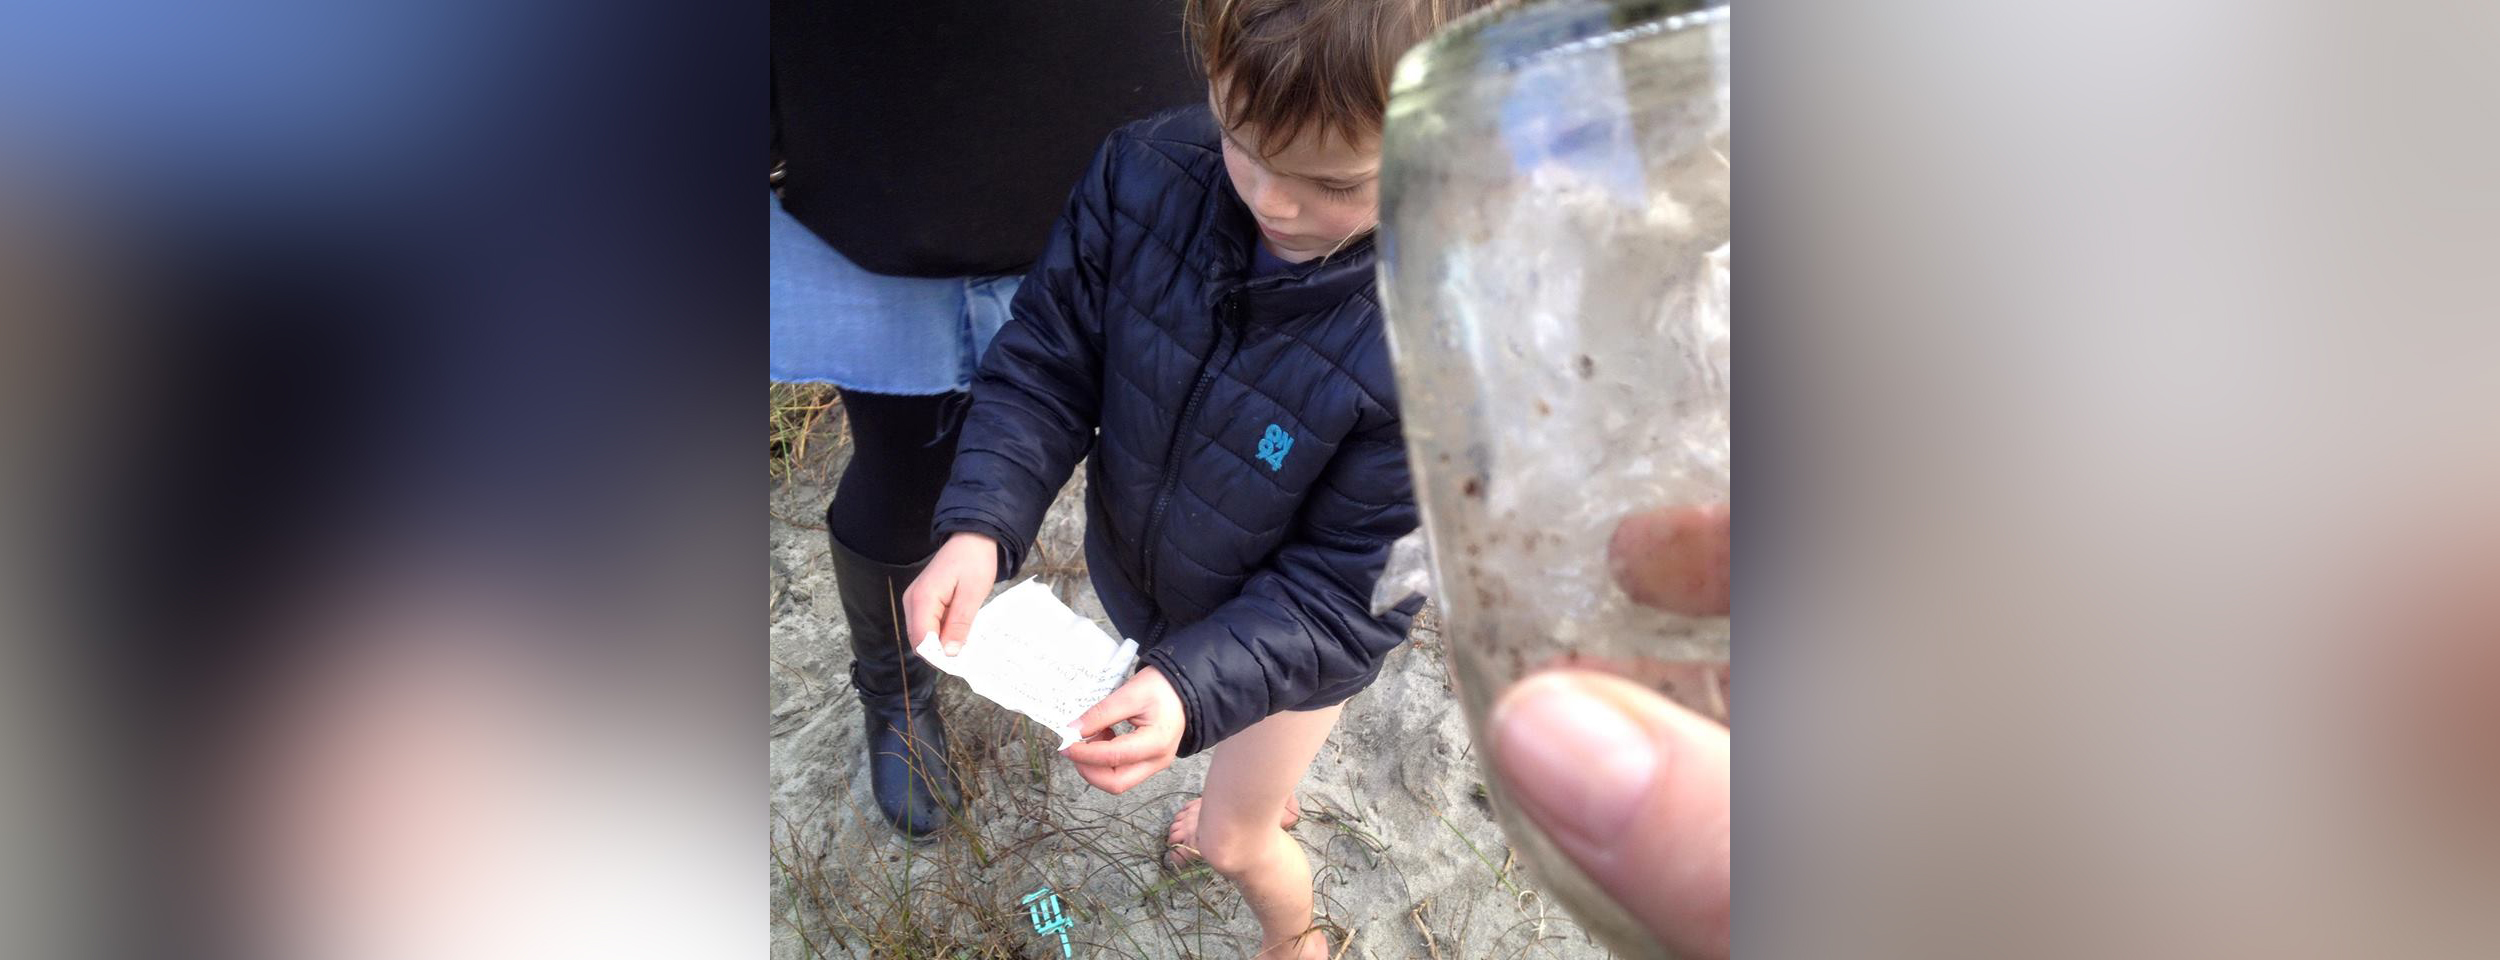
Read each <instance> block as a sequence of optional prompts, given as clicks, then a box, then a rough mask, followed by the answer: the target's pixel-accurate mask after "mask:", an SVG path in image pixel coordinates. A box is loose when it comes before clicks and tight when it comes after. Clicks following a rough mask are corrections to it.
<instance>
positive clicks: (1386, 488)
mask: <svg viewBox="0 0 2500 960" xmlns="http://www.w3.org/2000/svg"><path fill="white" fill-rule="evenodd" d="M1415 523H1416V511H1415V501H1414V491H1413V487H1412V485H1411V481H1410V480H1409V479H1408V476H1407V466H1406V444H1405V440H1404V437H1403V435H1402V434H1401V433H1400V431H1399V430H1398V427H1397V424H1396V421H1394V420H1391V421H1389V422H1388V423H1387V424H1386V425H1385V426H1381V427H1376V428H1374V429H1372V430H1369V431H1367V432H1364V433H1360V434H1357V435H1356V436H1355V437H1354V438H1352V439H1350V440H1349V441H1348V442H1347V443H1346V444H1344V445H1343V446H1340V447H1339V448H1338V450H1337V451H1336V455H1335V456H1334V457H1333V458H1331V460H1330V462H1329V465H1328V468H1327V470H1326V471H1325V472H1324V473H1323V474H1322V475H1321V477H1320V480H1319V485H1318V486H1317V487H1316V488H1314V489H1313V490H1312V493H1311V496H1310V498H1309V499H1308V500H1307V501H1305V502H1304V504H1303V509H1302V515H1301V516H1300V518H1299V519H1298V520H1297V523H1296V527H1295V531H1294V534H1293V536H1292V538H1291V539H1289V540H1288V541H1286V543H1285V545H1284V546H1283V547H1282V548H1279V549H1278V550H1277V552H1276V554H1275V556H1274V557H1273V558H1271V559H1270V560H1269V562H1268V565H1267V566H1266V568H1264V569H1262V570H1260V571H1259V572H1257V573H1255V574H1253V575H1252V576H1251V578H1250V581H1249V583H1248V584H1246V585H1245V586H1244V587H1243V588H1242V591H1241V595H1240V596H1237V597H1234V598H1233V599H1232V600H1230V601H1228V602H1226V603H1225V604H1223V605H1222V606H1219V607H1217V608H1216V609H1215V612H1214V613H1212V614H1210V615H1208V616H1207V617H1206V618H1205V619H1203V620H1199V621H1197V622H1195V623H1192V624H1190V625H1188V626H1186V627H1182V628H1180V629H1177V630H1174V631H1173V632H1172V633H1171V634H1170V635H1169V636H1167V637H1165V638H1164V640H1163V642H1162V643H1159V644H1156V645H1155V647H1154V648H1153V649H1152V650H1149V651H1147V652H1146V653H1145V654H1144V655H1143V657H1142V659H1143V660H1144V661H1145V662H1146V663H1149V664H1152V665H1154V667H1155V668H1156V669H1158V670H1161V671H1162V672H1163V675H1164V676H1165V677H1166V678H1167V679H1169V680H1170V681H1171V682H1172V686H1173V689H1174V690H1176V691H1178V692H1179V694H1180V700H1181V709H1182V712H1183V715H1184V720H1183V723H1182V730H1181V747H1180V754H1181V755H1182V756H1188V755H1190V754H1193V753H1196V752H1198V751H1200V750H1204V749H1206V748H1208V747H1211V746H1214V745H1215V744H1216V743H1218V742H1220V741H1222V740H1224V739H1225V738H1227V737H1230V736H1232V735H1233V734H1236V733H1240V732H1241V731H1242V730H1244V729H1247V728H1248V727H1249V726H1250V725H1251V724H1254V723H1257V722H1259V721H1260V720H1264V719H1266V718H1268V717H1269V716H1272V715H1274V714H1277V713H1280V712H1283V711H1286V710H1291V709H1294V708H1295V707H1299V706H1301V705H1303V704H1305V703H1308V702H1309V701H1310V700H1311V698H1312V697H1314V696H1316V695H1318V694H1320V693H1322V692H1325V691H1328V690H1330V689H1331V688H1337V687H1341V686H1343V685H1345V684H1350V683H1358V682H1363V681H1365V680H1366V679H1367V678H1369V677H1371V676H1373V675H1375V674H1377V673H1378V672H1379V670H1380V665H1381V662H1382V661H1383V660H1384V659H1386V658H1387V656H1388V654H1389V651H1390V650H1392V649H1395V648H1396V647H1397V645H1398V644H1400V643H1402V642H1405V640H1406V634H1407V630H1408V628H1410V627H1411V626H1413V624H1414V620H1415V611H1416V610H1417V609H1420V608H1421V606H1422V602H1421V601H1420V600H1409V601H1408V602H1407V603H1405V604H1401V605H1400V606H1399V607H1398V608H1397V609H1394V610H1391V611H1389V612H1387V613H1385V614H1383V615H1381V616H1379V617H1374V616H1372V615H1371V593H1372V587H1373V585H1374V584H1375V583H1377V582H1378V581H1379V580H1380V573H1381V570H1382V569H1383V568H1385V567H1386V566H1387V565H1388V561H1389V544H1390V543H1391V542H1392V541H1395V540H1396V539H1397V538H1399V537H1401V536H1404V535H1405V534H1406V533H1407V532H1408V531H1411V530H1413V529H1415Z"/></svg>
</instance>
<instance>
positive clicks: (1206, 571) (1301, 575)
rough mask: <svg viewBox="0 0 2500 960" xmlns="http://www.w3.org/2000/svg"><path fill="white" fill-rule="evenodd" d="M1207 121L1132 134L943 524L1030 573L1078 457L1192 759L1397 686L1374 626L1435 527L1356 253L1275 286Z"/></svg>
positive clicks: (1021, 312)
mask: <svg viewBox="0 0 2500 960" xmlns="http://www.w3.org/2000/svg"><path fill="white" fill-rule="evenodd" d="M1216 144H1217V139H1216V129H1215V124H1214V121H1213V119H1212V118H1211V117H1210V116H1209V115H1208V113H1207V110H1206V108H1205V107H1194V108H1189V109H1185V110H1177V111H1172V112H1168V113H1165V114H1162V115H1159V116H1156V117H1154V118H1151V119H1149V120H1145V121H1141V122H1139V123H1135V124H1131V125H1129V126H1128V127H1125V128H1122V129H1121V130H1119V131H1118V132H1116V133H1113V134H1112V135H1111V138H1110V140H1109V141H1107V142H1105V143H1104V144H1103V145H1102V149H1101V150H1100V151H1099V152H1097V153H1096V154H1095V155H1094V162H1093V165H1092V167H1091V169H1089V170H1087V171H1086V174H1085V178H1084V179H1083V180H1082V181H1081V182H1079V183H1078V185H1077V187H1076V190H1075V193H1074V195H1073V196H1072V197H1071V198H1070V199H1069V201H1068V205H1067V212H1066V213H1064V214H1062V215H1061V216H1060V219H1059V222H1058V225H1057V227H1056V228H1055V229H1054V232H1053V234H1052V237H1051V240H1050V245H1049V247H1048V249H1046V250H1045V251H1044V252H1043V254H1042V259H1041V261H1040V262H1039V263H1038V264H1036V265H1035V267H1034V269H1033V272H1032V273H1031V274H1030V275H1029V276H1027V277H1026V278H1025V281H1024V286H1023V289H1022V290H1021V291H1019V292H1018V293H1017V295H1016V300H1015V306H1014V317H1013V319H1011V320H1010V321H1009V322H1008V323H1007V325H1006V326H1005V327H1004V328H1003V329H1001V330H1000V331H999V333H998V337H997V339H996V340H994V341H992V342H991V345H990V348H989V353H988V354H987V355H986V356H985V357H984V359H983V360H982V363H981V371H980V374H979V375H978V377H976V378H975V379H974V381H973V386H972V407H971V409H970V411H969V412H968V413H967V415H966V420H965V423H964V428H963V439H962V442H961V444H960V445H959V446H958V448H957V453H956V459H955V470H954V476H953V479H952V480H951V482H950V483H949V484H948V485H947V488H946V492H945V494H944V495H943V497H942V498H941V499H940V500H939V503H938V510H937V520H936V529H937V530H938V531H939V532H941V533H951V532H956V531H974V532H978V533H984V534H988V535H989V536H991V537H995V538H997V540H998V542H999V544H1000V548H1001V552H1002V553H1003V554H1004V556H1003V557H1002V558H1001V559H1002V563H1003V566H1002V568H1001V576H1000V579H1002V580H1003V579H1006V578H1007V577H1011V576H1013V575H1014V572H1015V570H1016V569H1017V568H1018V567H1019V566H1021V565H1022V563H1023V560H1024V556H1025V553H1026V551H1027V550H1028V549H1030V547H1031V544H1032V538H1033V535H1034V533H1035V531H1036V530H1038V529H1039V527H1040V526H1041V521H1042V514H1043V512H1044V511H1045V510H1046V509H1048V508H1049V506H1050V502H1051V500H1052V498H1053V497H1054V496H1055V495H1056V494H1057V493H1058V491H1059V488H1060V486H1061V485H1063V484H1064V483H1065V482H1066V481H1067V478H1068V475H1069V472H1070V471H1071V470H1072V469H1074V467H1075V466H1076V463H1077V461H1078V460H1080V459H1085V458H1086V457H1087V454H1088V453H1090V454H1091V459H1090V460H1089V461H1088V465H1087V469H1088V470H1089V472H1088V473H1087V475H1086V476H1087V480H1088V488H1087V508H1088V510H1087V518H1086V521H1087V522H1086V530H1085V553H1086V560H1087V563H1088V565H1089V566H1090V567H1091V568H1092V571H1093V578H1094V587H1095V590H1096V592H1097V593H1099V594H1100V595H1101V597H1102V601H1103V606H1104V608H1105V609H1106V610H1108V611H1109V612H1110V614H1111V619H1112V622H1113V624H1114V625H1115V626H1117V627H1118V628H1119V630H1120V632H1121V633H1122V634H1124V635H1126V636H1129V637H1133V638H1135V639H1136V640H1137V642H1138V645H1139V646H1140V647H1141V648H1142V656H1143V659H1144V661H1145V662H1146V663H1149V664H1152V665H1154V666H1155V667H1157V668H1159V669H1160V670H1162V671H1163V673H1164V674H1165V675H1166V676H1167V677H1169V678H1170V679H1171V681H1172V684H1173V686H1174V687H1175V688H1176V689H1178V691H1179V692H1180V699H1181V704H1182V707H1183V709H1184V710H1185V711H1186V713H1187V722H1186V728H1185V732H1184V735H1183V738H1182V741H1181V753H1182V754H1183V755H1188V754H1191V753H1195V752H1197V751H1199V750H1202V749H1205V748H1206V747H1208V746H1211V745H1213V744H1215V743H1216V742H1217V741H1220V740H1222V739H1224V738H1226V737H1229V736H1231V735H1233V734H1235V733H1238V732H1240V731H1241V730H1242V729H1243V728H1246V727H1248V726H1249V725H1251V724H1253V723H1256V722H1258V721H1259V720H1261V719H1264V718H1266V717H1268V716H1269V715H1271V714H1274V713H1277V712H1280V711H1284V710H1293V709H1308V708H1314V707H1321V706H1327V705H1329V704H1332V703H1336V702H1339V701H1342V700H1344V699H1345V698H1346V697H1348V696H1352V695H1353V694H1354V692H1355V691H1357V690H1360V689H1362V688H1363V687H1364V686H1367V685H1369V684H1370V683H1371V681H1372V679H1373V678H1374V677H1376V676H1378V674H1379V670H1380V663H1381V660H1382V658H1383V657H1384V656H1386V655H1387V654H1388V652H1389V650H1391V649H1392V648H1394V647H1396V646H1397V644H1398V643H1400V642H1401V641H1403V640H1404V639H1405V638H1406V632H1407V629H1408V627H1409V626H1410V625H1411V624H1412V622H1413V613H1414V608H1413V607H1412V606H1409V607H1404V608H1400V609H1399V610H1396V611H1392V612H1391V613H1389V614H1388V615H1386V616H1384V617H1379V618H1374V617H1373V616H1371V615H1370V612H1369V606H1370V604H1369V600H1370V596H1371V590H1372V586H1373V583H1374V582H1375V581H1377V580H1378V579H1379V577H1380V571H1381V568H1382V566H1383V565H1384V564H1385V562H1386V560H1387V557H1388V550H1389V543H1390V541H1392V540H1394V539H1396V538H1397V537H1399V536H1400V535H1403V534H1405V533H1406V532H1408V531H1409V530H1412V529H1414V527H1415V521H1416V513H1415V504H1414V497H1413V492H1412V490H1411V488H1410V485H1409V480H1408V477H1407V467H1406V449H1405V444H1404V439H1403V437H1402V436H1401V435H1400V433H1399V428H1398V406H1397V394H1396V389H1395V386H1394V384H1393V383H1392V382H1391V379H1390V370H1389V353H1388V344H1387V342H1386V340H1385V337H1384V334H1383V330H1382V325H1381V317H1380V305H1379V299H1378V296H1377V294H1375V293H1374V289H1373V282H1372V274H1373V264H1374V259H1375V258H1374V254H1373V250H1372V245H1371V241H1370V240H1369V239H1363V240H1358V241H1356V242H1354V243H1353V244H1350V245H1349V246H1348V247H1347V248H1346V249H1344V250H1342V251H1339V252H1338V253H1337V254H1336V255H1335V256H1333V257H1330V258H1328V259H1326V260H1325V261H1312V262H1309V263H1305V264H1300V265H1297V266H1295V267H1293V268H1291V269H1289V270H1287V271H1285V272H1283V273H1280V274H1272V275H1269V276H1266V277H1261V278H1258V279H1256V280H1252V279H1249V277H1248V276H1247V274H1246V270H1247V267H1248V265H1249V263H1250V258H1251V245H1252V244H1254V243H1256V242H1258V241H1257V236H1258V228H1257V226H1256V223H1255V222H1254V221H1253V220H1252V219H1251V217H1250V213H1249V211H1248V210H1247V209H1246V208H1245V207H1244V206H1243V205H1242V202H1241V200H1240V198H1239V197H1238V196H1236V195H1235V194H1234V192H1233V188H1232V183H1231V181H1230V180H1229V179H1227V178H1226V177H1225V175H1224V165H1223V159H1222V156H1221V154H1220V153H1219V151H1218V149H1217V146H1216Z"/></svg>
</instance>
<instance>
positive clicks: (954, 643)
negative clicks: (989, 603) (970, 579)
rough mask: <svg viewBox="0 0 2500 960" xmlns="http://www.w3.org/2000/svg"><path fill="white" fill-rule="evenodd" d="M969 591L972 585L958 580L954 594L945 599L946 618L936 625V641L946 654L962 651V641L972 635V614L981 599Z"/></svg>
mask: <svg viewBox="0 0 2500 960" xmlns="http://www.w3.org/2000/svg"><path fill="white" fill-rule="evenodd" d="M971 593H972V585H971V584H968V583H964V582H963V581H960V580H958V581H956V582H955V593H954V596H953V597H951V598H949V599H948V600H947V601H946V620H945V623H944V624H943V625H941V626H940V627H938V637H939V641H938V642H939V644H940V645H942V646H944V647H945V648H946V655H947V656H950V657H951V656H954V655H956V654H958V653H962V652H963V649H964V641H965V640H966V639H968V638H970V637H971V636H972V614H973V612H974V611H976V610H979V609H980V607H981V601H980V600H979V599H976V598H974V597H972V596H971Z"/></svg>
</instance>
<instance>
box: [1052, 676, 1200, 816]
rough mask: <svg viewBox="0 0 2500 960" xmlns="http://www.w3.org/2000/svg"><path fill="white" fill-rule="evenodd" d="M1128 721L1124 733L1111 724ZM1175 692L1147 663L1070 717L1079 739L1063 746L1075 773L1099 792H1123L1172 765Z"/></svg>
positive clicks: (1177, 745) (1177, 718)
mask: <svg viewBox="0 0 2500 960" xmlns="http://www.w3.org/2000/svg"><path fill="white" fill-rule="evenodd" d="M1123 722H1125V723H1127V724H1129V731H1128V732H1127V733H1122V734H1117V735H1114V734H1113V733H1112V729H1111V728H1112V727H1113V726H1115V725H1117V724H1120V723H1123ZM1183 723H1184V720H1183V718H1182V715H1181V695H1180V693H1179V692H1177V691H1175V690H1173V689H1172V681H1171V680H1169V679H1167V678H1165V677H1164V675H1163V671H1161V670H1158V669H1155V668H1154V667H1151V666H1149V667H1147V668H1145V669H1143V670H1139V671H1137V673H1136V674H1135V675H1133V676H1131V677H1129V678H1128V682H1127V683H1123V684H1121V685H1120V689H1117V690H1113V691H1111V695H1110V696H1108V697H1104V698H1102V702H1101V703H1097V704H1095V705H1094V708H1093V709H1091V710H1087V711H1085V715H1084V716H1082V717H1078V718H1077V720H1076V731H1077V733H1078V734H1079V735H1081V736H1083V737H1084V738H1085V739H1084V741H1083V742H1080V743H1076V744H1072V745H1070V746H1069V747H1068V749H1067V751H1066V752H1067V755H1068V759H1069V760H1073V761H1075V762H1076V775H1077V776H1080V777H1084V778H1085V782H1087V783H1090V784H1093V785H1094V787H1095V788H1096V789H1099V790H1101V791H1103V792H1104V793H1125V792H1127V791H1128V789H1129V788H1130V787H1134V786H1136V785H1138V784H1139V783H1140V782H1143V781H1144V780H1145V779H1146V778H1147V777H1151V776H1154V775H1155V774H1158V773H1162V772H1163V769H1164V768H1165V767H1169V766H1171V765H1172V761H1173V760H1175V759H1177V758H1178V757H1179V754H1180V749H1181V727H1182V724H1183Z"/></svg>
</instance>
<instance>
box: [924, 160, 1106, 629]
mask: <svg viewBox="0 0 2500 960" xmlns="http://www.w3.org/2000/svg"><path fill="white" fill-rule="evenodd" d="M1123 139H1124V135H1123V134H1121V133H1113V134H1112V135H1111V137H1110V138H1109V139H1107V140H1105V141H1104V142H1103V145H1102V148H1101V149H1100V150H1098V151H1096V152H1095V154H1094V161H1093V164H1092V166H1091V167H1089V168H1088V169H1087V170H1086V172H1085V177H1084V179H1082V180H1079V181H1077V185H1076V189H1075V190H1074V191H1072V192H1071V194H1070V196H1069V198H1068V207H1067V209H1066V210H1065V211H1064V212H1062V213H1061V214H1060V215H1059V222H1058V223H1057V224H1056V225H1054V226H1053V227H1052V234H1051V238H1050V242H1049V245H1048V247H1046V248H1045V249H1044V250H1043V251H1042V258H1041V259H1040V260H1039V261H1036V262H1035V263H1034V265H1033V270H1032V272H1031V273H1028V274H1026V275H1025V278H1024V284H1023V285H1022V286H1021V287H1019V288H1017V290H1016V297H1015V300H1014V302H1013V303H1012V304H1011V305H1010V307H1009V317H1008V320H1007V322H1006V323H1005V324H1003V325H1001V326H1000V327H999V330H998V335H997V336H996V337H994V338H992V340H991V341H990V347H989V351H988V352H987V353H986V354H984V355H983V356H982V359H981V368H980V372H979V373H977V374H975V375H974V377H973V381H972V407H971V409H970V410H969V411H968V412H967V413H966V414H965V416H964V425H963V435H962V437H961V438H960V439H959V440H958V441H957V443H956V447H955V466H954V470H953V472H952V474H951V475H950V476H949V478H948V480H947V484H946V489H945V491H944V492H943V493H941V494H940V495H939V498H938V505H937V511H936V515H935V519H934V521H933V522H932V528H933V529H934V530H936V532H937V533H938V535H939V536H941V537H942V536H945V535H948V534H952V533H957V532H966V531H968V532H972V533H981V534H987V535H988V536H989V537H991V538H992V539H995V540H997V541H998V546H999V574H998V577H999V579H1001V580H1005V579H1007V578H1009V577H1012V576H1014V575H1015V573H1016V571H1017V569H1018V568H1020V567H1022V566H1023V565H1024V558H1025V554H1026V552H1027V551H1028V550H1030V549H1031V547H1032V542H1033V537H1034V534H1035V533H1036V532H1037V531H1039V530H1040V529H1041V525H1042V515H1043V513H1044V512H1046V511H1048V510H1049V509H1050V502H1051V500H1052V499H1054V498H1056V497H1057V496H1058V495H1059V488H1060V487H1062V486H1065V485H1066V484H1067V482H1068V474H1069V473H1070V472H1072V471H1073V470H1075V469H1076V464H1077V461H1079V460H1082V459H1084V457H1085V453H1086V450H1087V449H1089V448H1090V447H1091V446H1092V444H1093V435H1094V427H1095V424H1096V423H1097V411H1098V408H1099V405H1100V401H1101V397H1102V386H1101V379H1102V322H1101V305H1102V290H1103V282H1104V277H1105V276H1106V275H1107V272H1108V270H1107V268H1108V263H1107V261H1108V259H1109V257H1110V252H1111V236H1110V225H1111V222H1112V212H1111V197H1112V194H1111V169H1112V167H1113V165H1114V163H1115V160H1116V158H1117V156H1118V152H1119V147H1120V144H1121V142H1122V141H1123Z"/></svg>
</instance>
